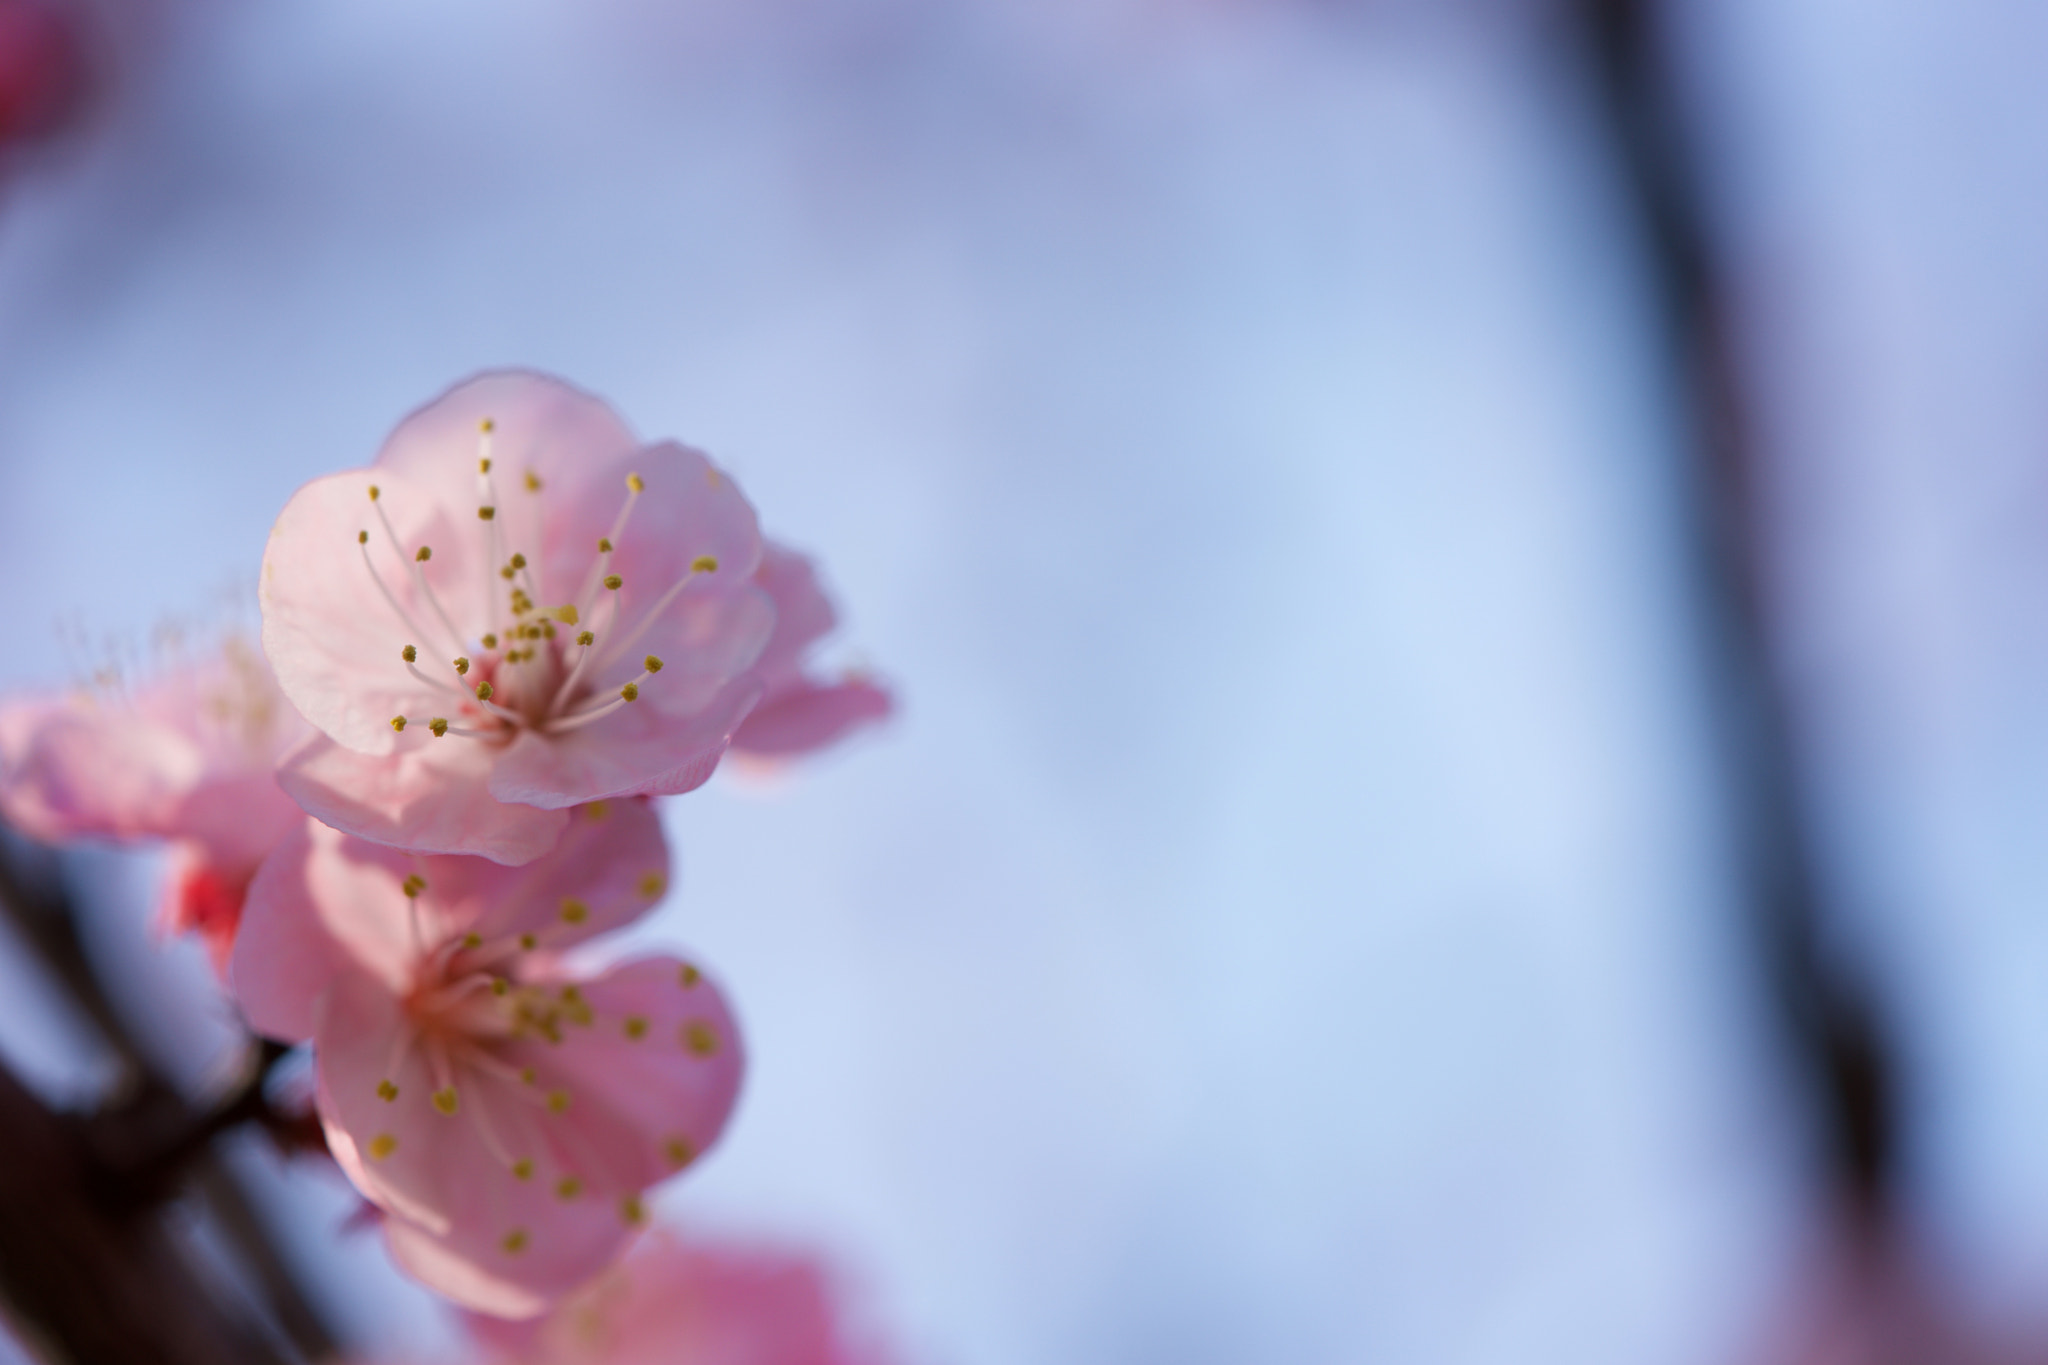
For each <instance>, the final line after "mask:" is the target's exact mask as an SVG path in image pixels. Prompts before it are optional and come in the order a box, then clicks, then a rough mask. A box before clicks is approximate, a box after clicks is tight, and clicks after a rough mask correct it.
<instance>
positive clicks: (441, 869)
mask: <svg viewBox="0 0 2048 1365" xmlns="http://www.w3.org/2000/svg"><path fill="white" fill-rule="evenodd" d="M667 882H668V850H667V847H666V845H665V844H664V843H663V841H662V836H661V827H660V823H659V821H658V820H657V818H656V816H655V814H654V812H653V811H652V809H650V807H649V805H648V803H647V802H646V801H642V800H629V801H621V802H613V803H610V804H609V806H605V805H593V806H587V807H584V808H583V809H582V810H581V811H579V812H577V813H576V815H575V818H573V819H572V820H571V821H570V823H569V827H568V829H567V830H566V831H565V832H564V833H563V835H562V837H561V839H560V840H559V842H558V843H557V845H556V847H555V848H554V850H553V851H552V852H550V853H549V854H547V855H545V856H544V857H542V858H539V859H537V860H535V861H534V862H532V863H530V864H528V865H526V866H524V867H520V868H516V869H514V868H506V867H503V866H500V865H498V864H496V863H492V862H490V861H488V860H486V859H481V858H473V857H455V856H431V857H429V856H420V855H415V854H406V853H401V852H399V851H397V850H394V849H391V848H388V847H386V846H383V845H380V844H373V843H370V842H368V841H366V840H362V839H357V838H354V837H352V836H349V835H345V834H343V833H341V832H340V831H338V830H334V829H330V828H328V827H327V826H324V825H320V824H318V823H315V822H311V821H306V822H303V823H302V825H301V827H300V828H299V829H298V830H297V831H296V832H295V833H294V834H293V835H292V836H291V837H290V838H288V839H287V840H286V841H285V842H284V843H283V844H282V845H281V846H280V847H279V848H278V850H277V851H276V852H275V853H274V854H273V855H272V856H271V857H270V859H269V860H268V861H266V862H265V863H264V865H263V868H262V870H261V871H259V872H258V873H257V876H256V881H255V883H254V885H253V886H252V887H251V888H250V892H249V903H248V907H247V909H246V911H245V913H244V918H243V927H242V933H241V937H240V938H239V940H238V941H237V942H236V945H235V956H234V962H233V966H232V970H231V980H232V984H233V988H234V991H235V995H236V998H237V999H238V1001H239V1002H240V1004H241V1006H242V1009H243V1011H244V1013H245V1015H246V1016H247V1018H248V1020H249V1023H250V1025H251V1026H252V1027H253V1028H255V1029H256V1030H257V1031H258V1032H260V1033H264V1034H267V1035H269V1036H271V1037H274V1038H278V1039H282V1040H285V1041H288V1042H297V1041H301V1040H305V1039H311V1040H312V1042H313V1048H314V1061H315V1076H316V1083H317V1085H316V1089H317V1104H318V1108H319V1113H320V1119H321V1122H322V1124H323V1126H324V1127H325V1129H326V1133H327V1139H328V1144H329V1146H330V1147H331V1148H332V1150H333V1152H334V1154H335V1158H336V1159H337V1160H338V1161H339V1162H340V1163H341V1167H342V1170H343V1171H344V1172H346V1173H347V1175H348V1177H349V1179H350V1180H351V1181H353V1182H354V1183H355V1185H356V1187H357V1189H359V1190H360V1191H361V1192H362V1193H363V1195H364V1197H365V1198H367V1199H369V1200H370V1201H371V1202H372V1203H373V1204H375V1205H377V1206H378V1207H379V1208H381V1209H382V1210H383V1211H384V1212H385V1214H386V1218H385V1220H384V1228H385V1236H386V1239H387V1242H388V1244H389V1246H390V1248H391V1251H392V1254H393V1256H394V1257H395V1258H396V1259H397V1260H398V1262H399V1263H400V1264H401V1265H403V1266H404V1267H405V1268H406V1269H407V1270H409V1271H410V1272H411V1273H412V1274H413V1275H415V1276H416V1277H417V1278H419V1279H420V1280H421V1281H423V1282H424V1283H426V1284H427V1285H428V1286H430V1287H432V1288H434V1289H436V1290H438V1291H440V1292H441V1293H443V1294H445V1295H447V1296H448V1297H449V1298H451V1299H454V1300H455V1301H456V1302H457V1303H460V1304H462V1305H464V1306H466V1307H469V1308H473V1309H477V1310H479V1311H482V1312H487V1313H494V1314H498V1315H500V1316H505V1317H520V1316H529V1315H532V1314H534V1313H537V1312H540V1311H541V1310H542V1309H544V1308H545V1307H547V1305H548V1304H549V1303H550V1302H552V1301H553V1300H554V1299H556V1298H558V1297H559V1296H561V1295H562V1294H564V1293H567V1292H568V1291H570V1290H572V1289H574V1288H576V1287H577V1286H578V1285H580V1284H582V1283H584V1282H585V1281H586V1280H588V1279H590V1278H591V1277H592V1276H593V1275H595V1274H596V1273H597V1272H598V1271H600V1270H602V1269H603V1268H604V1266H605V1265H606V1264H607V1263H609V1262H610V1261H611V1260H612V1259H613V1258H614V1257H615V1256H616V1255H617V1254H618V1253H619V1252H620V1251H621V1250H622V1249H623V1248H624V1246H625V1245H626V1243H627V1241H628V1239H629V1238H630V1237H631V1235H632V1233H633V1231H634V1228H635V1226H636V1225H637V1224H638V1223H639V1222H640V1221H641V1219H642V1217H643V1216H644V1215H643V1204H642V1202H641V1200H642V1194H643V1192H644V1191H645V1190H646V1189H647V1187H648V1186H650V1185H652V1184H654V1183H655V1182H656V1181H658V1180H661V1179H663V1178H665V1177H666V1176H668V1175H671V1174H673V1173H675V1172H677V1171H680V1170H681V1169H683V1168H684V1167H685V1166H688V1165H689V1164H690V1163H692V1162H693V1161H695V1160H696V1159H697V1157H699V1156H700V1155H702V1153H703V1152H704V1151H705V1150H706V1149H707V1148H708V1147H710V1146H711V1144H712V1143H713V1142H714V1141H715V1140H716V1139H717V1138H718V1136H719V1133H720V1131H721V1130H722V1129H723V1127H724V1125H725V1121H726V1118H727V1116H728V1115H729V1114H730V1113H731V1111H732V1106H733V1102H734V1100H735V1098H736V1097H737V1095H738V1093H739V1084H740V1073H741V1052H740V1041H739V1035H738V1033H737V1032H736V1031H735V1029H734V1026H733V1021H732V1017H731V1015H730V1014H729V1013H728V1011H727V1009H726V1005H725V1002H724V1000H723V998H722V997H721V996H720V994H719V992H718V990H717V988H716V987H715V986H713V985H712V983H711V982H710V981H709V980H708V979H706V978H705V976H704V975H703V973H702V972H701V971H700V970H699V969H698V968H697V967H696V966H694V965H692V964H690V963H687V962H682V961H679V960H676V959H674V958H666V957H657V958H643V959H639V960H635V961H630V962H627V963H624V964H622V965H619V966H616V967H613V968H611V969H609V970H607V971H604V972H602V973H599V974H598V975H596V976H585V975H581V974H579V973H578V972H576V971H574V970H572V969H571V968H570V967H569V966H568V965H567V964H566V963H565V962H564V960H563V957H562V954H563V952H564V951H565V950H568V949H570V948H573V947H575V946H576V945H578V944H580V943H583V942H585V941H586V940H588V939H589V938H590V937H591V936H592V935H594V934H598V933H601V932H603V931H605V930H608V929H614V928H617V927H619V926H620V925H623V924H626V923H628V922H629V921H631V920H633V919H635V918H637V917H638V916H640V915H641V914H642V913H644V912H645V911H646V910H647V909H648V907H650V906H651V905H653V904H654V902H655V901H656V900H658V899H659V898H660V897H661V895H662V894H663V892H664V891H665V890H666V887H667Z"/></svg>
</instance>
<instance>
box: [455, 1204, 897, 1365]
mask: <svg viewBox="0 0 2048 1365" xmlns="http://www.w3.org/2000/svg"><path fill="white" fill-rule="evenodd" d="M836 1310H837V1305H836V1304H835V1303H834V1301H833V1296H832V1293H831V1286H830V1284H829V1283H828V1281H827V1279H826V1276H825V1274H824V1272H823V1271H822V1269H821V1268H820V1267H819V1266H818V1264H817V1263H816V1262H815V1261H812V1260H810V1259H808V1258H805V1257H802V1256H797V1255H792V1254H790V1253H787V1252H776V1251H763V1250H748V1249H741V1248H736V1247H719V1246H712V1245H708V1244H703V1243H686V1242H679V1241H677V1240H675V1239H674V1238H672V1237H668V1236H664V1235H660V1234H657V1235H655V1236H652V1237H649V1238H648V1239H647V1240H646V1241H645V1242H642V1243H641V1244H640V1246H639V1247H637V1248H636V1249H635V1250H634V1252H633V1254H632V1255H630V1256H628V1257H627V1258H626V1259H625V1260H624V1261H622V1262H620V1263H619V1265H617V1266H616V1267H614V1268H613V1269H612V1270H610V1271H608V1272H607V1273H606V1274H605V1275H604V1276H603V1277H602V1278H600V1279H598V1280H596V1281H595V1282H593V1283H592V1284H590V1285H589V1286H588V1287H587V1288H585V1289H583V1290H582V1291H580V1292H579V1293H577V1294H576V1295H575V1296H574V1297H573V1298H570V1299H567V1300H565V1301H564V1302H563V1303H562V1304H561V1305H560V1306H559V1307H557V1308H556V1309H555V1310H554V1311H553V1312H551V1313H549V1314H548V1315H547V1316H545V1317H543V1318H538V1319H535V1320H534V1321H532V1322H524V1323H517V1324H506V1323H494V1322H489V1321H482V1320H478V1321H476V1322H475V1323H474V1326H475V1328H476V1334H477V1336H478V1337H479V1338H480V1339H481V1340H482V1342H483V1343H484V1344H485V1345H486V1346H487V1347H488V1348H489V1351H488V1354H489V1357H490V1358H491V1359H492V1360H493V1361H494V1362H501V1363H502V1365H674V1363H675V1362H688V1365H877V1363H878V1362H879V1360H880V1357H879V1355H877V1354H876V1353H874V1352H872V1351H867V1350H856V1349H855V1348H854V1347H853V1346H852V1345H851V1344H850V1343H849V1339H848V1334H847V1331H846V1328H845V1326H844V1324H843V1323H842V1322H841V1321H840V1320H839V1314H838V1312H837V1311H836Z"/></svg>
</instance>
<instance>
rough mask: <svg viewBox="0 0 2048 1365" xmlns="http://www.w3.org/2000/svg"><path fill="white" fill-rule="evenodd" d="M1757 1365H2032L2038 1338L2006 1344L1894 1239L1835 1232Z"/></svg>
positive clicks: (2047, 1346) (2039, 1353) (2041, 1356)
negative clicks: (1944, 1288)
mask: <svg viewBox="0 0 2048 1365" xmlns="http://www.w3.org/2000/svg"><path fill="white" fill-rule="evenodd" d="M1750 1359H1751V1361H1752V1362H1753V1365H1923V1362H1924V1365H2029V1363H2030V1362H2039V1361H2043V1360H2048V1340H2043V1339H2042V1338H2041V1337H2040V1336H2039V1335H2038V1334H2035V1335H2032V1336H2028V1337H2024V1338H2018V1337H2012V1338H2007V1337H2001V1336H1999V1335H1997V1334H1994V1333H1992V1332H1990V1331H1987V1330H1986V1329H1985V1328H1984V1327H1983V1326H1982V1325H1980V1324H1977V1323H1975V1322H1973V1321H1972V1319H1971V1317H1970V1315H1969V1314H1968V1313H1967V1312H1966V1311H1965V1310H1964V1307H1963V1305H1962V1304H1960V1303H1959V1302H1956V1301H1955V1300H1953V1299H1952V1298H1950V1297H1949V1296H1947V1295H1944V1294H1943V1293H1942V1292H1941V1290H1940V1287H1939V1285H1938V1283H1937V1282H1936V1280H1935V1279H1934V1278H1933V1277H1931V1276H1930V1275H1929V1274H1928V1273H1927V1270H1926V1268H1925V1267H1924V1266H1923V1265H1922V1264H1920V1263H1919V1261H1918V1260H1917V1259H1916V1258H1915V1256H1914V1255H1913V1253H1912V1250H1911V1248H1910V1247H1909V1246H1908V1245H1907V1244H1906V1243H1904V1242H1903V1241H1902V1240H1901V1239H1900V1237H1899V1236H1898V1235H1897V1234H1896V1233H1895V1232H1887V1231H1883V1230H1868V1231H1864V1232H1860V1233H1859V1232H1857V1231H1855V1230H1853V1228H1852V1227H1850V1226H1847V1225H1845V1226H1843V1227H1840V1228H1838V1229H1836V1230H1835V1232H1834V1233H1833V1234H1832V1236H1831V1238H1830V1240H1829V1242H1828V1243H1827V1245H1826V1246H1824V1247H1823V1248H1822V1249H1821V1253H1820V1254H1819V1255H1818V1256H1816V1257H1815V1258H1814V1259H1813V1260H1812V1261H1811V1262H1810V1263H1809V1264H1808V1265H1807V1267H1806V1268H1805V1270H1804V1271H1803V1272H1802V1274H1801V1277H1800V1280H1799V1282H1798V1283H1797V1285H1796V1286H1795V1289H1794V1293H1793V1297H1792V1299H1791V1301H1790V1303H1789V1304H1788V1305H1787V1307H1786V1311H1785V1312H1784V1313H1783V1314H1782V1315H1781V1317H1780V1318H1779V1320H1778V1322H1777V1323H1776V1324H1775V1325H1774V1327H1773V1329H1772V1330H1771V1332H1770V1334H1769V1335H1768V1337H1767V1339H1766V1341H1765V1343H1764V1345H1763V1348H1762V1349H1761V1350H1759V1351H1758V1352H1756V1353H1755V1354H1753V1355H1752V1356H1751V1357H1750Z"/></svg>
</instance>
